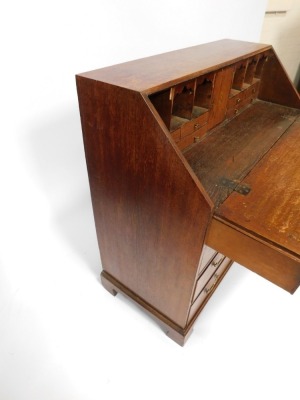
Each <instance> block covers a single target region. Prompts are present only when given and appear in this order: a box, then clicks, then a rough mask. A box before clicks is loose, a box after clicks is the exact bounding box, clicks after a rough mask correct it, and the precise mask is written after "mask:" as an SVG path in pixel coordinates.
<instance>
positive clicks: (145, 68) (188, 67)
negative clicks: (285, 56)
mask: <svg viewBox="0 0 300 400" xmlns="http://www.w3.org/2000/svg"><path fill="white" fill-rule="evenodd" d="M270 48H271V46H270V45H265V44H257V43H250V42H243V41H238V40H230V39H223V40H218V41H216V42H211V43H207V44H201V45H198V46H193V47H188V48H185V49H181V50H175V51H171V52H168V53H163V54H159V55H155V56H151V57H146V58H141V59H139V60H135V61H129V62H126V63H122V64H117V65H113V66H111V67H105V68H101V69H97V70H94V71H90V72H86V73H82V74H79V76H81V77H85V78H89V79H93V80H96V81H101V82H106V83H109V84H113V85H116V86H120V87H124V88H127V89H131V90H135V91H139V92H146V93H148V94H150V93H153V92H155V91H158V90H161V89H164V88H166V87H169V86H171V85H174V84H176V83H179V82H181V81H184V80H187V79H192V78H194V77H196V76H198V75H199V72H201V73H202V72H203V73H206V72H209V71H211V70H216V69H218V68H222V67H224V66H226V65H229V64H231V63H233V62H235V61H238V60H240V59H243V58H246V57H249V56H252V55H254V54H256V53H257V52H261V51H264V50H268V49H270Z"/></svg>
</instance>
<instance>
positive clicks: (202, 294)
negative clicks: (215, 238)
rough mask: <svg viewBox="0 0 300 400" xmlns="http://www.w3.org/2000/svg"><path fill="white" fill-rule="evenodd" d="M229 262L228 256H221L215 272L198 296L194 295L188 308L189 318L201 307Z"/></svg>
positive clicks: (223, 273)
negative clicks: (194, 297) (193, 299)
mask: <svg viewBox="0 0 300 400" xmlns="http://www.w3.org/2000/svg"><path fill="white" fill-rule="evenodd" d="M231 263H232V261H231V260H230V258H227V257H225V258H224V257H223V259H222V262H221V264H220V265H219V267H218V268H217V270H216V271H215V273H214V274H213V275H212V276H211V278H210V279H209V281H208V282H207V283H206V285H205V286H204V288H203V289H202V290H201V291H200V293H199V295H198V297H196V299H195V301H194V303H193V304H192V306H191V308H190V314H189V320H191V319H192V318H193V317H194V315H195V314H196V313H197V311H198V310H199V309H202V307H203V306H204V304H205V303H206V301H207V300H208V298H209V297H210V296H211V295H212V293H213V292H214V291H215V289H216V288H217V286H218V285H219V283H220V282H221V280H222V278H223V277H224V275H225V273H226V272H227V270H228V269H229V267H230V265H231Z"/></svg>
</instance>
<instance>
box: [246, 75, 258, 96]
mask: <svg viewBox="0 0 300 400" xmlns="http://www.w3.org/2000/svg"><path fill="white" fill-rule="evenodd" d="M255 80H256V82H255V83H253V84H252V85H251V86H249V87H248V88H247V89H245V90H244V92H243V93H244V99H248V98H252V99H255V98H256V97H257V94H258V89H259V82H260V81H259V80H258V79H255Z"/></svg>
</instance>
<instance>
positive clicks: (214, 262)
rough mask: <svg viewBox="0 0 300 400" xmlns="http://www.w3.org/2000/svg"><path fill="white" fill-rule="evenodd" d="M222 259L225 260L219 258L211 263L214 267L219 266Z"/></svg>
mask: <svg viewBox="0 0 300 400" xmlns="http://www.w3.org/2000/svg"><path fill="white" fill-rule="evenodd" d="M222 261H223V259H221V260H218V261H213V262H212V263H211V264H212V266H213V267H218V266H219V265H220V264H221V262H222Z"/></svg>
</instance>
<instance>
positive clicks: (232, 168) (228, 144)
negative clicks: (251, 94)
mask: <svg viewBox="0 0 300 400" xmlns="http://www.w3.org/2000/svg"><path fill="white" fill-rule="evenodd" d="M299 114H300V111H299V110H295V109H291V108H287V107H282V106H279V105H276V104H271V103H266V102H261V101H257V102H255V103H253V105H251V106H250V107H248V108H247V109H246V110H244V111H243V112H242V113H241V114H240V115H238V116H237V117H236V118H234V119H232V120H231V121H230V122H229V123H227V124H225V125H223V126H221V127H220V128H217V129H215V130H214V131H212V132H211V134H210V135H208V136H206V137H205V138H204V139H203V140H202V141H201V142H200V143H197V144H195V145H194V146H192V147H191V148H189V149H187V151H185V152H184V156H185V157H186V159H187V161H188V162H189V164H190V165H191V167H192V169H193V170H194V172H195V174H196V175H197V176H198V178H199V180H200V181H201V183H202V184H203V186H204V187H205V189H206V190H207V192H208V194H209V196H210V197H211V199H212V200H213V202H214V203H215V205H216V206H219V204H221V203H222V202H223V201H224V200H225V199H226V198H227V197H228V196H229V195H230V194H231V193H232V191H233V189H234V187H235V185H236V186H237V185H238V184H239V183H240V181H241V180H242V179H243V178H244V177H245V176H246V175H247V174H248V173H249V172H250V171H251V169H252V168H253V167H254V165H255V164H256V163H257V162H258V161H259V160H260V159H261V158H262V157H263V156H264V155H265V154H266V153H267V152H268V151H269V149H270V147H272V146H273V144H274V143H275V142H276V141H277V140H278V139H279V138H280V137H281V135H282V134H283V133H284V132H285V131H286V129H287V128H288V127H289V126H290V125H291V124H292V123H293V122H294V120H295V118H296V116H297V115H299ZM224 178H225V181H224ZM228 180H229V181H232V185H233V186H232V187H230V185H228Z"/></svg>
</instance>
